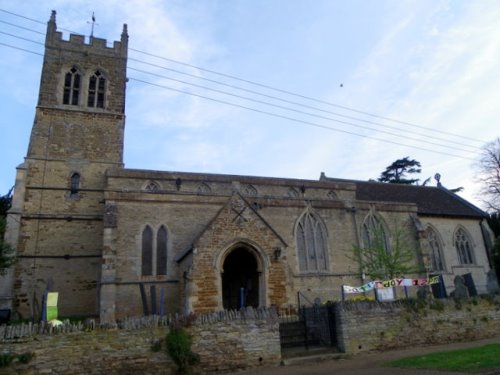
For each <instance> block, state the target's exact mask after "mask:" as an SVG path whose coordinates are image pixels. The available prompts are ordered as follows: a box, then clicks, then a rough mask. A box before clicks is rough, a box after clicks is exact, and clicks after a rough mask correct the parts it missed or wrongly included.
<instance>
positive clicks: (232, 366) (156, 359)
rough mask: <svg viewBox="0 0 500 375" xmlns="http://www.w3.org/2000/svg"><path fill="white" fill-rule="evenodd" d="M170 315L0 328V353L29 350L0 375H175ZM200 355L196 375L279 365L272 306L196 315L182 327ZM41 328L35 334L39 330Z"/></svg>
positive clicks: (278, 343)
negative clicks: (101, 323)
mask: <svg viewBox="0 0 500 375" xmlns="http://www.w3.org/2000/svg"><path fill="white" fill-rule="evenodd" d="M172 322H173V320H172V319H167V318H159V317H150V318H142V319H128V320H125V321H123V322H122V323H120V326H119V327H101V328H99V327H93V326H92V325H88V324H87V325H83V324H79V325H71V324H69V323H68V324H66V325H65V326H63V327H61V328H58V329H56V330H48V327H47V326H46V325H45V326H41V325H36V326H31V325H25V326H9V327H7V326H2V327H0V355H4V354H6V353H10V354H12V355H15V356H18V355H22V354H25V353H32V354H33V355H34V356H33V358H32V359H31V360H30V361H29V362H28V363H20V362H19V361H18V360H16V361H14V362H13V363H11V364H10V365H9V366H7V367H4V368H0V372H1V373H2V374H8V375H11V374H12V375H13V374H70V373H71V374H75V375H80V374H82V375H84V374H85V375H87V374H89V375H92V374H120V375H122V374H166V375H169V374H172V375H173V374H176V365H175V364H174V362H173V361H172V360H171V359H170V358H169V356H168V354H167V352H166V348H165V343H164V341H163V339H164V338H165V336H166V335H167V333H168V330H169V328H168V325H169V324H170V323H172ZM186 329H187V330H188V332H189V333H190V334H191V335H192V338H193V345H192V350H193V352H194V353H196V354H198V355H199V358H200V363H199V365H197V366H195V367H193V373H194V374H205V373H210V372H216V371H218V372H226V373H232V372H234V371H235V370H238V369H243V368H250V367H257V366H274V365H278V364H279V363H280V360H281V353H280V342H279V323H278V318H277V314H276V312H275V310H267V309H258V310H254V309H251V308H250V309H247V310H246V311H240V312H235V311H233V312H231V311H230V312H220V313H213V314H208V315H203V316H199V317H197V319H196V320H195V321H194V322H193V323H192V325H190V326H189V327H187V328H186ZM42 331H43V332H44V333H43V334H39V332H42Z"/></svg>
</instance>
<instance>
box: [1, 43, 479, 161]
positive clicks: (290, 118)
mask: <svg viewBox="0 0 500 375" xmlns="http://www.w3.org/2000/svg"><path fill="white" fill-rule="evenodd" d="M29 41H31V42H35V43H38V42H36V41H32V40H29ZM0 45H4V46H6V47H10V48H15V49H18V50H21V51H25V52H29V53H33V54H36V55H39V56H43V54H42V53H38V52H34V51H30V50H27V49H25V48H21V47H16V46H13V45H10V44H7V43H0ZM129 69H131V70H135V71H139V72H142V73H146V74H151V75H154V76H158V77H161V78H166V79H170V80H173V81H177V82H180V83H183V84H189V85H191V86H194V87H198V88H203V89H207V90H211V91H214V92H218V93H223V94H226V95H230V96H233V97H237V98H240V99H244V100H250V101H253V102H257V103H260V104H266V105H269V106H272V107H276V108H280V109H284V110H289V111H293V112H296V113H301V114H306V115H309V116H314V117H318V118H322V119H327V120H329V121H335V122H337V123H341V124H345V125H348V126H355V127H360V128H364V129H369V130H373V129H371V128H369V127H366V126H362V125H359V124H354V123H350V122H346V121H341V120H338V119H331V118H328V117H325V116H320V115H315V114H311V113H308V112H304V111H300V110H295V109H293V108H289V107H284V106H279V105H276V104H272V103H268V102H264V101H260V100H255V99H252V98H248V97H243V96H241V95H236V94H232V93H227V92H224V91H222V90H216V89H212V88H209V87H205V86H201V85H196V84H192V83H189V82H185V81H180V80H177V79H174V78H170V77H165V76H161V75H158V74H156V73H152V72H148V71H143V70H140V69H135V68H130V67H129ZM130 79H131V80H134V81H137V82H141V83H144V84H148V85H153V86H157V87H160V88H163V89H168V90H171V91H176V92H179V93H182V94H187V95H191V96H196V97H199V98H203V99H206V100H210V101H213V102H218V103H221V104H225V105H230V106H233V107H238V108H242V109H246V110H250V111H253V112H257V113H260V114H265V115H268V116H272V117H277V118H281V119H286V120H290V121H293V122H296V123H301V124H304V125H308V126H314V127H317V128H322V129H328V130H331V131H336V132H341V133H344V134H350V135H354V136H357V137H363V138H369V139H374V140H377V141H381V142H385V143H391V144H396V145H400V146H405V147H411V148H415V149H420V150H424V151H429V152H433V153H437V154H442V155H447V156H452V157H459V158H464V159H470V160H475V159H473V158H467V157H464V156H460V155H456V154H451V153H447V152H442V151H437V150H434V149H428V148H423V147H419V146H412V145H408V144H404V143H401V142H396V141H391V140H388V139H383V138H379V137H373V136H369V135H365V134H360V133H355V132H351V131H347V130H345V129H338V128H333V127H331V126H326V125H322V124H318V123H314V122H310V121H305V120H300V119H297V118H294V117H290V116H285V115H281V114H278V113H273V112H269V111H264V110H260V109H257V108H252V107H248V106H244V105H241V104H237V103H231V102H228V101H225V100H220V99H216V98H212V97H208V96H205V95H201V94H196V93H192V92H188V91H184V90H179V89H175V88H172V87H168V86H165V85H160V84H156V83H152V82H148V81H144V80H141V79H138V78H130ZM375 131H377V132H380V133H385V134H389V135H394V136H399V135H398V134H395V133H391V132H386V131H381V130H375ZM406 139H412V140H415V141H417V142H421V143H427V144H431V145H435V146H439V147H446V148H451V149H454V150H456V151H463V152H469V153H473V152H472V151H469V150H463V149H457V148H454V147H451V146H447V145H442V144H437V143H434V142H429V141H423V140H420V139H415V138H409V137H407V136H406Z"/></svg>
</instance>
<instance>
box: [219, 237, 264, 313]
mask: <svg viewBox="0 0 500 375" xmlns="http://www.w3.org/2000/svg"><path fill="white" fill-rule="evenodd" d="M222 270H223V271H222V275H221V276H222V304H223V307H224V309H226V310H234V309H240V308H242V307H247V306H252V307H258V306H259V289H260V285H259V276H260V275H259V274H260V272H259V267H258V263H257V259H256V255H255V254H254V252H252V251H251V250H249V249H248V248H246V247H243V246H239V247H236V248H234V249H233V250H232V251H231V252H230V253H229V254H228V255H227V256H226V258H225V259H224V263H223V265H222Z"/></svg>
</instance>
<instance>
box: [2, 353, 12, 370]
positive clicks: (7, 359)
mask: <svg viewBox="0 0 500 375" xmlns="http://www.w3.org/2000/svg"><path fill="white" fill-rule="evenodd" d="M13 360H14V356H13V355H12V354H10V353H3V354H0V367H7V366H8V365H10V364H11V362H12V361H13Z"/></svg>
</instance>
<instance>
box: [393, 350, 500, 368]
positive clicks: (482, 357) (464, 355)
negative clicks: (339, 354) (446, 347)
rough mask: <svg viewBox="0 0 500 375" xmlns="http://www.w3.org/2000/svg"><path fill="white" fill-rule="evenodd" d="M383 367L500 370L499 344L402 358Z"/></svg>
mask: <svg viewBox="0 0 500 375" xmlns="http://www.w3.org/2000/svg"><path fill="white" fill-rule="evenodd" d="M385 365H386V366H390V367H410V368H420V369H435V370H447V371H462V372H470V373H475V372H479V371H484V370H488V369H494V368H500V344H490V345H485V346H481V347H478V348H471V349H461V350H454V351H449V352H439V353H431V354H427V355H423V356H418V357H409V358H403V359H398V360H396V361H391V362H388V363H386V364H385Z"/></svg>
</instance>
